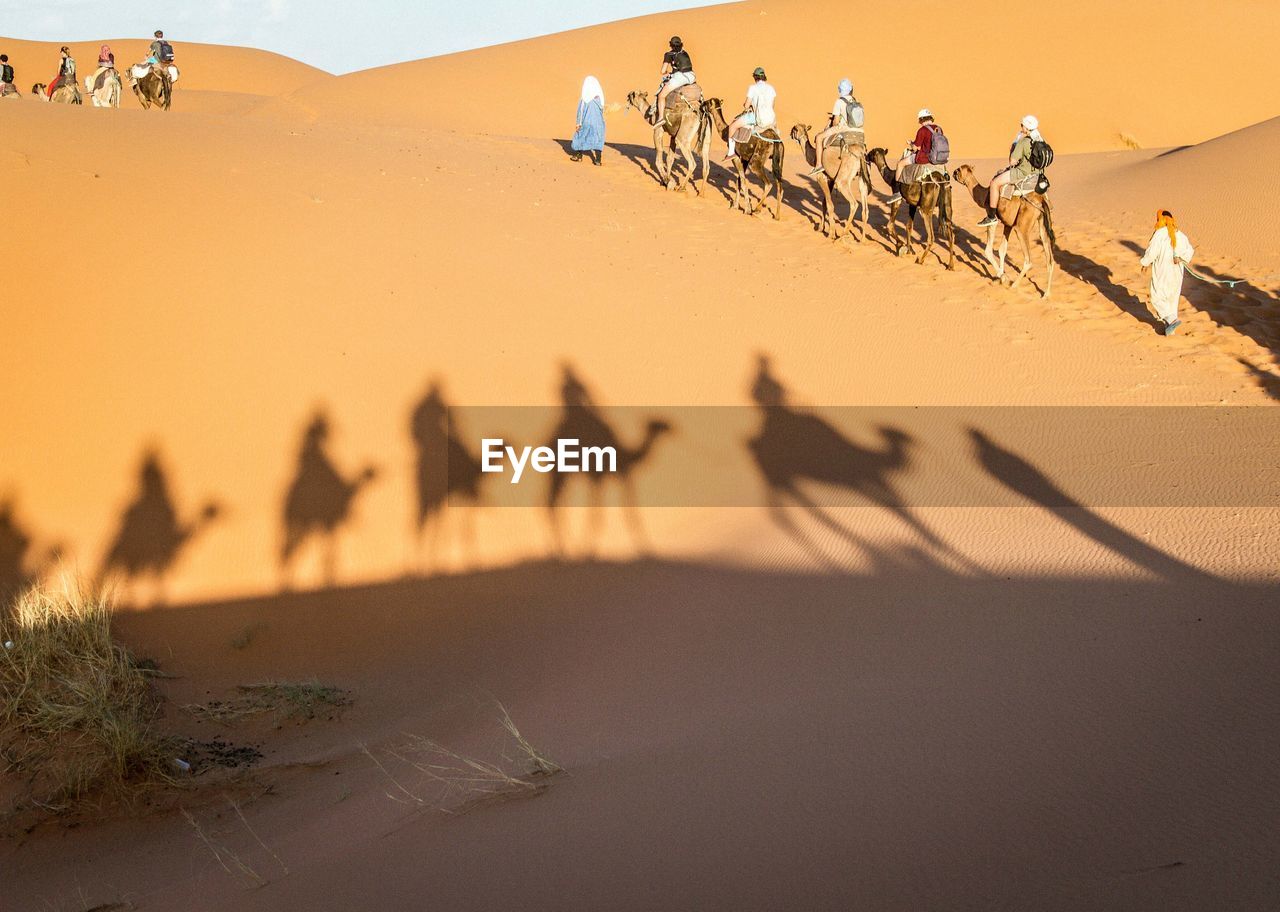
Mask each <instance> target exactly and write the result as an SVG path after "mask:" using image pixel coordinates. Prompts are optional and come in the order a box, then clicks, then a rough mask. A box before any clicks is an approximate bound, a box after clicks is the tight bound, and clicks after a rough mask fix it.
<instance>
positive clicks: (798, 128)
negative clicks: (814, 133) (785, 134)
mask: <svg viewBox="0 0 1280 912" xmlns="http://www.w3.org/2000/svg"><path fill="white" fill-rule="evenodd" d="M791 138H792V139H794V140H795V141H796V142H797V143H799V144H800V145H802V146H803V145H804V142H805V140H807V139H808V138H809V125H808V124H796V125H795V126H794V127H792V128H791Z"/></svg>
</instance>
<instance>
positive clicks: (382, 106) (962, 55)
mask: <svg viewBox="0 0 1280 912" xmlns="http://www.w3.org/2000/svg"><path fill="white" fill-rule="evenodd" d="M1010 14H1011V11H1010V7H1009V6H1008V4H1003V3H999V2H996V0H976V2H971V3H967V4H966V5H965V7H964V8H963V9H961V8H955V7H946V6H939V5H938V4H936V3H932V2H926V0H908V2H902V3H893V4H889V3H882V4H875V5H861V6H858V7H857V8H856V9H853V8H850V7H849V6H848V5H847V4H843V3H839V2H832V0H753V2H747V3H735V4H728V5H724V6H716V7H707V8H703V9H696V10H684V11H680V12H678V13H667V14H662V15H656V16H646V17H644V18H640V19H632V20H627V21H624V22H617V23H612V24H609V25H602V26H595V27H592V28H587V29H581V30H578V31H572V32H565V33H561V34H557V35H551V36H549V37H546V38H537V39H532V40H529V41H523V42H517V43H514V44H507V45H502V46H499V47H494V48H486V49H484V50H478V51H473V52H470V53H465V54H456V55H451V56H449V57H445V58H437V59H432V60H422V61H418V62H415V63H406V64H398V65H395V66H390V67H384V68H381V69H374V70H368V71H364V72H360V73H354V74H351V75H349V76H344V77H342V78H340V79H339V80H337V81H336V82H334V83H332V84H325V85H323V86H319V85H317V86H314V87H308V88H304V89H302V90H300V91H299V92H298V93H297V96H296V97H298V98H299V99H303V100H305V101H306V103H307V104H309V105H312V106H315V107H317V108H324V107H325V106H326V105H328V104H332V105H333V109H334V116H336V117H338V118H339V119H344V120H345V119H347V118H348V117H350V116H352V115H355V116H358V117H361V118H376V119H380V120H383V121H386V122H395V123H400V124H407V123H413V124H416V125H417V124H420V125H431V126H435V127H440V128H449V129H456V130H463V131H467V132H484V133H493V134H498V135H503V134H513V135H520V136H567V135H568V134H569V132H571V131H572V129H573V123H572V118H573V114H574V106H575V103H576V99H577V93H578V87H579V86H580V85H581V82H582V77H583V76H584V75H585V74H587V73H593V74H595V75H597V76H598V77H599V78H600V79H601V81H602V83H603V85H604V88H605V91H606V92H607V93H608V99H609V101H610V102H614V103H618V102H622V101H623V100H624V97H625V95H626V93H627V91H628V90H630V89H638V88H642V89H648V90H652V89H653V88H654V86H655V85H656V73H657V70H658V65H659V63H660V62H661V58H662V52H663V51H665V50H666V43H667V39H668V38H669V37H670V36H671V35H672V34H679V35H680V36H681V37H682V38H684V40H685V42H686V45H687V47H688V48H689V49H690V51H691V53H692V56H693V58H694V65H695V68H696V70H697V72H698V74H699V80H700V82H701V83H702V84H703V86H704V87H705V89H706V91H707V92H708V93H710V94H713V95H717V96H720V97H723V98H725V99H726V102H727V104H728V106H730V107H732V106H734V105H737V104H739V103H740V101H741V98H742V96H743V95H744V94H745V93H746V88H747V86H748V84H749V83H750V81H751V77H750V74H751V71H752V69H753V68H754V67H756V66H758V65H763V66H764V67H765V68H766V70H767V71H768V73H769V78H770V81H771V82H773V84H774V85H775V86H776V87H777V88H778V92H779V95H778V103H777V109H778V113H779V117H780V118H781V119H782V121H783V122H784V124H786V125H787V126H788V127H789V125H790V124H792V123H795V122H797V121H802V122H806V123H811V124H812V123H819V122H823V119H824V118H825V115H826V112H828V111H829V110H830V109H831V100H832V98H833V97H834V94H835V91H834V90H835V85H836V83H837V82H838V81H839V80H840V78H841V77H842V76H846V75H848V76H850V77H851V78H852V79H853V80H854V84H855V87H856V90H857V93H858V95H859V97H860V98H861V100H862V101H863V102H864V103H865V105H866V107H867V111H868V136H869V138H870V140H871V141H872V142H873V143H875V144H877V145H884V146H886V147H888V148H894V149H896V148H899V147H901V146H902V145H903V144H904V143H905V142H906V141H907V139H908V138H910V136H911V135H912V134H913V133H914V130H915V120H914V117H915V113H916V111H917V110H918V109H919V108H920V107H922V106H928V107H930V108H932V109H933V110H934V111H935V112H937V114H938V116H939V119H940V121H941V122H942V123H943V124H944V125H945V127H946V129H947V131H948V134H949V135H950V137H951V140H952V149H953V150H954V152H955V154H956V155H957V156H960V157H973V156H988V155H997V154H1002V153H1003V151H1004V150H1005V149H1007V147H1008V144H1009V142H1010V138H1011V136H1012V135H1013V133H1014V132H1015V130H1016V127H1017V122H1018V119H1019V118H1021V117H1022V115H1023V114H1026V113H1027V112H1028V111H1034V112H1035V113H1037V114H1038V115H1039V117H1040V120H1041V122H1042V124H1043V126H1044V131H1045V133H1046V135H1047V136H1048V137H1049V138H1050V140H1051V141H1052V142H1053V143H1054V145H1055V147H1056V148H1057V149H1059V150H1060V151H1064V152H1086V151H1095V150H1101V149H1115V148H1123V147H1124V143H1125V140H1124V139H1123V138H1122V137H1125V136H1127V137H1130V138H1131V139H1132V140H1133V141H1135V142H1137V143H1139V144H1141V145H1142V146H1144V147H1147V148H1157V147H1166V146H1172V145H1176V144H1179V143H1195V142H1200V141H1202V140H1205V139H1209V138H1210V137H1213V136H1216V135H1218V134H1221V133H1225V132H1227V131H1229V130H1234V129H1238V128H1240V127H1244V126H1247V125H1249V124H1252V123H1255V122H1256V121H1258V120H1261V119H1262V118H1264V117H1269V116H1272V115H1274V114H1275V113H1277V112H1276V110H1275V97H1274V93H1273V92H1272V91H1271V89H1270V83H1271V81H1272V80H1271V74H1270V71H1269V69H1268V67H1267V62H1266V61H1267V54H1268V50H1267V49H1268V48H1269V46H1270V42H1271V40H1272V37H1273V36H1274V35H1275V34H1276V32H1277V27H1280V12H1277V10H1276V9H1275V8H1274V7H1271V6H1267V5H1260V4H1258V3H1254V2H1250V0H1228V2H1224V3H1220V4H1217V5H1215V6H1214V8H1213V13H1212V15H1206V14H1205V12H1204V8H1203V6H1202V5H1199V4H1196V3H1193V2H1191V0H1173V2H1169V3H1161V4H1158V6H1156V5H1153V4H1129V5H1124V4H1120V5H1117V4H1111V3H1094V2H1089V3H1073V4H1069V5H1068V4H1059V5H1043V6H1038V7H1035V8H1032V9H1028V10H1026V11H1025V21H1021V22H1019V21H1011V19H1010ZM1192 23H1194V25H1192ZM1189 29H1194V33H1195V51H1194V53H1185V52H1184V50H1183V49H1184V48H1185V46H1186V36H1187V34H1188V30H1189ZM922 35H924V36H928V37H923V38H922V37H920V36H922ZM1227 60H1229V61H1231V62H1230V64H1229V65H1224V63H1223V61H1227ZM913 61H914V62H913ZM996 87H998V89H997V88H996ZM1193 112H1194V113H1193ZM609 129H610V130H611V131H613V132H612V134H611V135H612V137H613V138H615V139H618V140H626V141H628V142H644V141H646V140H647V139H648V133H647V131H646V130H645V129H644V128H643V126H642V125H641V124H640V122H639V118H638V117H637V116H636V115H635V114H634V113H632V114H631V115H629V116H628V117H623V116H621V112H620V111H618V112H617V113H615V114H614V116H612V117H611V118H610V120H609Z"/></svg>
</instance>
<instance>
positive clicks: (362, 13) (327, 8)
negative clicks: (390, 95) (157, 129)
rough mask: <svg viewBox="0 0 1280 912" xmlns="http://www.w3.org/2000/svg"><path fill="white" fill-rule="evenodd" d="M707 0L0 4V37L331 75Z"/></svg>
mask: <svg viewBox="0 0 1280 912" xmlns="http://www.w3.org/2000/svg"><path fill="white" fill-rule="evenodd" d="M710 2H713V0H453V2H444V0H355V2H352V0H345V2H339V0H164V2H163V3H157V2H149V3H142V2H139V0H0V34H3V35H6V36H8V37H12V38H30V39H33V40H39V41H85V40H98V39H110V38H132V37H139V38H142V37H147V36H149V35H150V34H151V33H152V32H154V31H155V30H156V29H158V28H161V29H164V31H165V37H167V38H170V39H171V40H173V41H174V42H175V43H181V42H183V41H199V42H206V43H210V44H239V45H248V46H250V47H258V48H264V49H266V50H269V51H276V52H278V53H281V54H285V55H287V56H289V57H294V58H296V59H298V60H304V61H306V62H307V63H310V64H312V65H314V66H318V67H320V68H321V69H324V70H329V71H330V72H333V73H345V72H349V71H351V70H360V69H365V68H367V67H372V66H380V65H382V64H387V63H396V62H399V61H401V60H413V59H416V58H418V57H430V56H434V55H436V54H448V53H450V52H452V51H461V50H466V49H468V48H474V47H483V46H485V45H490V44H499V43H501V42H504V41H514V40H516V39H519V38H530V37H533V36H534V35H546V34H549V33H551V32H560V31H564V30H565V29H571V28H577V27H579V26H583V25H594V24H596V23H600V22H609V21H612V20H614V19H626V18H630V17H631V16H643V15H647V14H648V13H657V12H663V11H665V10H672V9H684V8H688V7H691V6H705V5H708V4H709V3H710Z"/></svg>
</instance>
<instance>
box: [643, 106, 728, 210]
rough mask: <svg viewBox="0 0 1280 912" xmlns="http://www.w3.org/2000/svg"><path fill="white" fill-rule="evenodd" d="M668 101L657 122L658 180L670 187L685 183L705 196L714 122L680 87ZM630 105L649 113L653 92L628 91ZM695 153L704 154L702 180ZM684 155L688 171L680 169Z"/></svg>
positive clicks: (677, 186)
mask: <svg viewBox="0 0 1280 912" xmlns="http://www.w3.org/2000/svg"><path fill="white" fill-rule="evenodd" d="M673 95H674V97H672V98H670V99H669V100H668V101H667V106H666V110H665V111H664V112H663V120H662V122H661V123H655V124H653V151H654V168H655V169H656V170H657V172H658V180H659V181H661V182H662V183H663V184H664V185H665V186H666V188H667V189H668V190H683V189H684V187H685V182H686V181H687V182H688V183H689V184H691V185H692V186H693V189H694V190H695V191H696V192H697V193H698V195H699V196H701V195H702V191H703V190H705V189H706V187H707V171H708V170H710V168H711V122H710V120H709V119H708V117H707V114H706V111H705V109H704V108H702V107H697V108H695V107H694V106H693V104H692V103H690V102H689V101H688V100H687V99H686V98H685V97H684V96H683V95H681V94H680V90H676V91H675V92H674V93H673ZM627 104H628V105H629V106H630V107H633V108H635V109H636V110H637V111H639V112H640V115H641V116H642V117H643V116H645V112H647V111H648V109H649V93H648V92H643V91H636V92H628V93H627ZM695 155H698V156H701V157H702V179H701V180H698V178H697V175H696V171H697V167H698V162H697V159H696V158H695ZM679 158H684V164H685V173H684V175H683V176H681V175H679V174H678V173H677V172H676V160H677V159H679Z"/></svg>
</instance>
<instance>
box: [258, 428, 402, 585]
mask: <svg viewBox="0 0 1280 912" xmlns="http://www.w3.org/2000/svg"><path fill="white" fill-rule="evenodd" d="M328 439H329V420H328V418H326V417H325V416H324V415H323V414H318V415H316V417H315V418H313V419H312V421H311V424H310V425H308V427H307V429H306V431H305V433H304V434H303V438H302V450H301V452H300V453H299V454H298V469H297V473H296V474H295V475H294V479H293V482H292V484H290V485H289V490H288V493H287V494H286V495H285V501H284V540H283V542H282V543H281V546H280V569H281V573H282V575H283V576H284V579H285V581H286V586H287V582H288V577H289V567H290V564H291V563H292V561H293V558H294V555H295V554H296V553H297V551H298V549H299V548H300V547H301V546H302V545H303V544H304V543H305V542H306V541H307V540H308V539H309V538H311V537H313V536H315V537H318V538H320V539H321V542H322V545H323V552H322V566H323V572H324V582H325V585H329V586H331V585H333V583H334V580H335V570H336V557H337V544H336V538H337V532H338V528H339V527H340V526H341V525H342V524H343V523H344V522H346V521H347V520H348V519H350V517H351V506H352V503H353V502H354V501H355V498H356V495H357V494H359V493H360V491H361V490H363V489H364V488H365V486H367V485H368V484H369V482H371V481H373V480H374V479H375V478H376V477H377V476H378V470H377V469H376V468H374V467H373V466H366V467H365V468H364V469H362V470H361V471H360V472H359V473H358V474H357V475H356V476H355V477H353V478H351V479H347V478H343V477H342V475H341V474H340V473H339V472H338V469H337V468H336V467H335V466H334V464H333V461H332V460H331V459H330V458H329V454H328V452H327V449H326V445H327V443H328Z"/></svg>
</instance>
